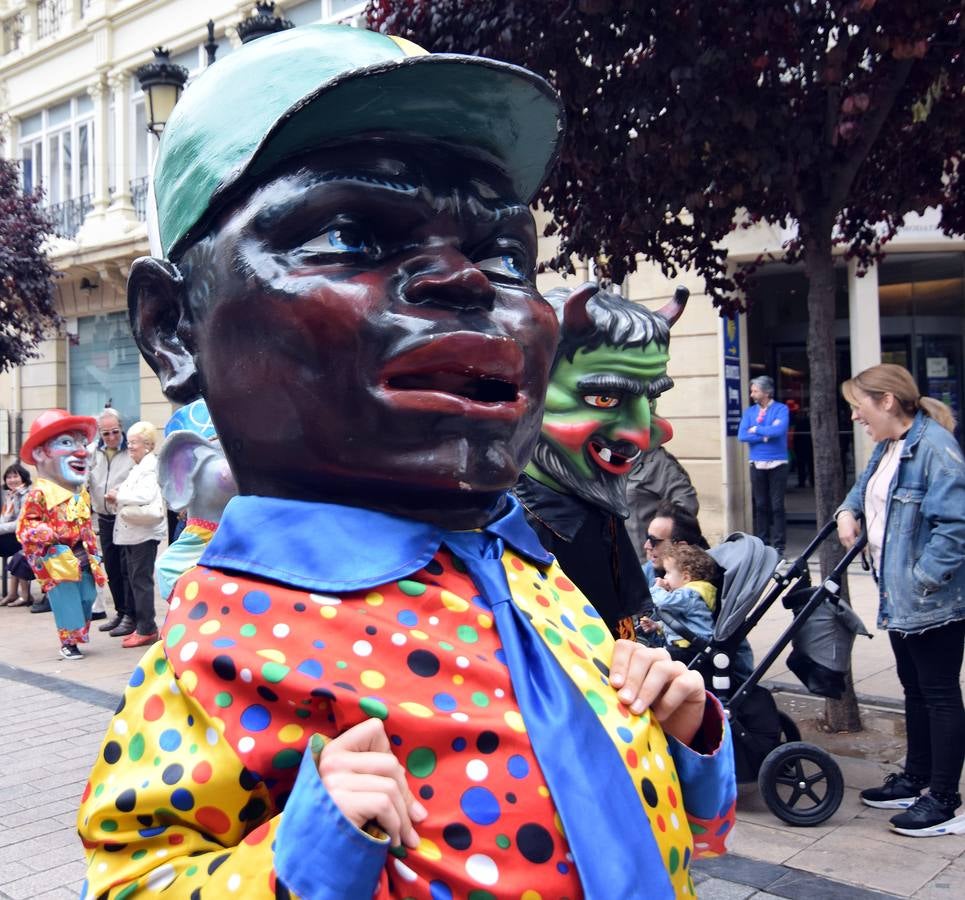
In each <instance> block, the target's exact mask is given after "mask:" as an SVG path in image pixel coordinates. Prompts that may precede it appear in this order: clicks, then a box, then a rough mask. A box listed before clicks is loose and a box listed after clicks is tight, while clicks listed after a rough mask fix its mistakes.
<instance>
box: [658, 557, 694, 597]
mask: <svg viewBox="0 0 965 900" xmlns="http://www.w3.org/2000/svg"><path fill="white" fill-rule="evenodd" d="M663 568H664V576H663V580H664V581H666V582H667V587H669V588H670V590H672V591H675V590H677V588H682V587H683V586H684V585H685V584H686V583H687V582H688V581H689V580H690V579H689V578H688V577H687V576H686V575H685V573H683V572H681V571H680V569H679V568H677V560H675V559H674V558H673V557H671V556H668V557H667V558H666V559H664V561H663Z"/></svg>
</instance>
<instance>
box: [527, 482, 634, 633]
mask: <svg viewBox="0 0 965 900" xmlns="http://www.w3.org/2000/svg"><path fill="white" fill-rule="evenodd" d="M515 491H516V496H517V497H518V498H519V501H520V503H522V504H523V509H524V510H525V511H526V518H527V520H528V521H529V524H530V525H531V526H532V527H533V529H534V530H535V531H536V534H537V535H538V536H539V539H540V542H541V543H542V544H543V546H544V547H545V548H546V549H547V550H549V551H550V553H552V554H553V555H554V556H555V557H556V559H557V561H558V562H559V564H560V567H561V568H562V569H563V571H564V572H565V573H566V576H567V577H568V578H569V579H570V580H571V581H572V582H573V583H574V584H575V585H576V586H577V587H578V588H579V589H580V590H581V591H582V592H583V594H584V596H586V598H587V599H588V600H589V601H590V603H592V604H593V607H594V608H595V609H596V611H597V612H598V613H599V614H600V615H601V616H602V617H603V621H604V622H606V624H607V626H608V627H609V629H610V631H611V632H612V633H613V634H614V635H619V633H620V628H619V624H620V621H621V620H622V619H626V618H628V617H629V616H633V615H648V614H649V613H650V612H651V611H652V609H653V603H652V602H651V600H650V589H649V588H648V587H647V580H646V578H645V577H644V575H643V570H642V569H641V568H640V563H639V561H638V560H637V556H636V553H635V552H634V550H633V544H632V543H631V541H630V537H629V535H628V534H627V529H626V527H625V526H624V524H623V520H622V519H620V518H618V517H617V516H615V515H614V514H613V513H611V512H609V511H608V510H605V509H602V508H601V507H599V506H596V505H594V504H591V503H587V502H586V501H585V500H581V499H580V498H579V497H575V496H573V495H572V494H561V493H559V492H558V491H554V490H553V489H552V488H548V487H546V486H545V485H543V484H540V483H539V482H538V481H535V480H534V479H532V478H530V477H529V476H528V475H522V476H521V477H520V479H519V481H518V482H517V483H516V487H515Z"/></svg>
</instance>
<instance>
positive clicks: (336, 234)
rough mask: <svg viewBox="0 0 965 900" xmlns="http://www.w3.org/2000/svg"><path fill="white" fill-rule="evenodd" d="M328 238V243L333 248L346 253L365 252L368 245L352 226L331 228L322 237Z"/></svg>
mask: <svg viewBox="0 0 965 900" xmlns="http://www.w3.org/2000/svg"><path fill="white" fill-rule="evenodd" d="M326 237H327V238H328V245H329V246H330V247H332V248H333V249H334V250H341V251H343V252H347V253H366V252H368V250H369V245H368V244H367V243H366V242H365V238H363V237H362V236H361V235H360V234H359V233H358V232H357V231H355V230H354V229H352V228H331V229H329V230H328V231H326V232H325V233H324V234H323V235H322V238H326Z"/></svg>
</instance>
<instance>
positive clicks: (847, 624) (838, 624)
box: [783, 585, 871, 700]
mask: <svg viewBox="0 0 965 900" xmlns="http://www.w3.org/2000/svg"><path fill="white" fill-rule="evenodd" d="M813 592H814V588H812V587H811V586H810V585H806V586H803V587H799V588H797V589H796V590H793V591H791V592H790V593H789V594H788V595H787V596H786V597H785V598H784V600H783V603H784V606H785V607H786V608H787V609H790V610H792V611H793V613H794V615H795V616H797V614H798V612H799V610H800V609H801V608H802V607H803V606H804V604H805V603H807V601H808V599H809V598H810V597H811V595H812V593H813ZM859 634H861V635H864V636H865V637H869V638H870V637H871V634H870V633H869V632H868V630H867V629H866V628H865V627H864V624H863V623H862V621H861V619H860V618H859V617H858V614H857V613H856V612H855V611H854V610H853V609H852V608H851V607H850V606H848V604H847V603H845V602H844V601H843V600H841V601H839V602H838V603H833V602H831V601H830V600H825V601H824V602H823V603H821V605H820V606H818V608H817V609H816V610H814V612H812V613H811V615H810V617H809V618H808V620H807V621H806V622H805V623H804V624H803V626H802V627H801V630H800V631H798V632H797V634H795V635H794V638H793V640H792V642H791V654H790V656H789V657H788V659H787V666H788V668H789V669H790V670H791V671H792V672H793V673H794V674H795V675H797V677H798V678H799V679H800V680H801V682H802V683H803V684H804V686H805V687H806V688H807V689H808V690H809V691H810V692H811V693H812V694H817V695H818V696H819V697H830V698H831V699H833V700H840V699H841V697H842V695H843V694H844V676H845V674H846V673H847V671H848V667H849V666H850V664H851V647H852V645H853V644H854V639H855V636H856V635H859Z"/></svg>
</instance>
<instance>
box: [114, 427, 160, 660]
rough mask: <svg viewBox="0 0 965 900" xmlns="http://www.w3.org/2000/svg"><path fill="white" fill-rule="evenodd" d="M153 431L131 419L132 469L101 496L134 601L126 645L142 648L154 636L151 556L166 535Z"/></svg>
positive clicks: (152, 639)
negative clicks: (110, 509)
mask: <svg viewBox="0 0 965 900" xmlns="http://www.w3.org/2000/svg"><path fill="white" fill-rule="evenodd" d="M156 443H157V432H156V431H155V428H154V426H153V425H152V424H151V423H150V422H135V423H134V424H133V425H132V426H131V427H130V428H129V429H128V430H127V451H128V453H129V454H130V457H131V460H132V461H133V463H134V466H133V468H132V469H131V471H130V474H129V475H128V476H127V478H125V479H124V481H123V482H122V483H121V484H120V485H119V486H118V487H117V488H114V489H112V490H110V491H108V492H107V494H106V495H105V497H106V499H107V500H108V501H109V502H112V503H113V504H114V505H115V506H116V507H117V518H116V520H115V522H114V543H115V544H117V545H118V546H119V547H120V548H121V552H122V553H123V555H124V560H125V563H126V569H127V573H126V574H127V581H128V586H129V589H130V596H131V598H132V599H133V601H134V619H135V626H136V627H135V631H134V633H133V634H130V635H128V636H127V637H126V638H124V641H123V646H125V647H144V646H147V645H149V644H153V643H154V642H155V641H156V640H157V639H158V631H157V623H156V621H155V619H154V560H155V557H156V556H157V548H158V544H159V543H160V542H161V541H162V540H163V539H164V538H165V537H166V536H167V518H166V513H165V509H164V500H163V499H162V497H161V487H160V485H159V484H158V480H157V456H156V455H155V454H154V447H155V445H156Z"/></svg>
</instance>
